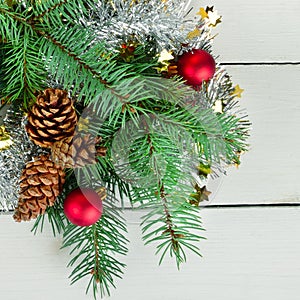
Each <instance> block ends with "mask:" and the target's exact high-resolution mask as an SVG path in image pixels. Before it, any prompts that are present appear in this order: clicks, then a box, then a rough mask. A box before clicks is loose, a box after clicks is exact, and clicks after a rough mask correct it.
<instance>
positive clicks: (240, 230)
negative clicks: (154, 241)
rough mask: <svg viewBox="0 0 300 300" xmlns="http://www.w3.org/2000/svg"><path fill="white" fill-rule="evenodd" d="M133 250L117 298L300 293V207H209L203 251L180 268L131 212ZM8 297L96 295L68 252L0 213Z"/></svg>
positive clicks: (291, 297)
mask: <svg viewBox="0 0 300 300" xmlns="http://www.w3.org/2000/svg"><path fill="white" fill-rule="evenodd" d="M125 215H126V218H127V219H128V228H129V238H130V240H131V244H130V252H129V255H128V256H127V258H126V259H125V262H126V263H127V269H126V273H125V275H124V278H123V279H122V280H120V281H118V282H117V290H113V291H112V296H111V298H110V299H111V300H119V299H122V300H124V299H131V300H140V299H141V298H142V299H144V300H148V299H149V300H150V299H151V300H153V299H165V300H194V299H213V300H218V299H222V300H240V299H243V300H253V299H257V300H262V299H272V300H282V299H285V300H295V299H297V297H298V296H299V293H300V285H299V282H300V227H299V226H298V224H299V219H300V209H299V208H272V209H270V208H260V209H204V210H203V211H202V213H201V215H202V217H203V223H204V226H205V228H206V229H207V231H206V232H205V233H204V234H205V236H206V237H207V240H204V241H202V243H201V249H202V254H203V258H198V257H195V256H193V255H191V256H189V258H188V263H187V264H185V265H183V267H182V269H181V271H180V272H178V271H177V270H176V267H175V265H174V263H173V262H167V261H166V262H165V263H163V265H162V266H160V267H158V266H157V262H158V257H155V256H154V255H153V253H154V249H153V248H152V247H144V246H143V244H142V242H141V240H140V233H139V228H138V219H139V217H140V212H128V211H127V212H126V214H125ZM0 218H1V219H0V222H1V226H0V237H1V244H0V253H1V255H0V266H1V268H0V282H1V289H0V298H1V299H5V300H15V299H31V300H40V299H43V300H52V299H73V300H77V299H78V300H84V299H92V296H91V295H89V296H85V295H84V287H85V282H82V283H80V284H77V285H74V286H71V287H70V286H69V282H68V280H67V278H66V277H67V275H68V272H69V271H70V270H67V269H66V268H65V265H66V263H67V261H68V255H67V254H66V252H61V251H59V247H60V240H59V239H55V238H53V237H51V234H50V233H49V232H48V233H45V234H43V235H39V236H36V237H33V236H32V235H31V233H30V232H29V230H30V228H31V226H32V224H30V223H29V224H28V223H26V224H16V223H14V222H13V221H12V219H11V217H10V216H0Z"/></svg>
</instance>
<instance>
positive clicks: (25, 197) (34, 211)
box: [13, 155, 65, 222]
mask: <svg viewBox="0 0 300 300" xmlns="http://www.w3.org/2000/svg"><path fill="white" fill-rule="evenodd" d="M64 182H65V173H64V171H63V170H62V168H61V167H59V166H57V165H55V164H54V163H53V162H52V161H51V160H49V156H48V155H41V156H38V157H36V158H35V161H33V162H29V163H27V164H26V166H25V168H24V170H23V172H22V175H21V178H20V195H19V200H18V205H17V207H16V209H15V213H14V216H13V217H14V219H15V221H17V222H21V221H29V220H31V219H35V218H36V217H37V216H38V215H41V214H43V213H44V212H45V210H46V208H47V207H48V206H52V205H53V204H54V202H55V199H56V197H57V196H58V195H59V194H60V193H61V191H62V188H63V184H64Z"/></svg>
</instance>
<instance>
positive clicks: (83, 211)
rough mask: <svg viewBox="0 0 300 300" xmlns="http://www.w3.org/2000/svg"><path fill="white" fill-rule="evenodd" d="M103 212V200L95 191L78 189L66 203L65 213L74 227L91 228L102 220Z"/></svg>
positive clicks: (70, 195) (69, 196)
mask: <svg viewBox="0 0 300 300" xmlns="http://www.w3.org/2000/svg"><path fill="white" fill-rule="evenodd" d="M102 212H103V205H102V200H101V198H100V196H99V195H98V194H97V193H96V192H95V191H94V190H93V189H89V188H77V189H75V190H73V191H72V192H71V193H70V194H69V195H68V196H67V197H66V199H65V201H64V213H65V215H66V217H67V218H68V219H69V221H70V222H71V223H73V224H74V225H78V226H90V225H92V224H94V223H96V222H97V221H98V220H99V219H100V217H101V215H102Z"/></svg>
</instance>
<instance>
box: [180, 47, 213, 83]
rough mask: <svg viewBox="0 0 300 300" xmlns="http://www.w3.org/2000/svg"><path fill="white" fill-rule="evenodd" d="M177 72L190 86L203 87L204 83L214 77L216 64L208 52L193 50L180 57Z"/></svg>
mask: <svg viewBox="0 0 300 300" xmlns="http://www.w3.org/2000/svg"><path fill="white" fill-rule="evenodd" d="M177 70H178V74H179V75H181V76H182V77H183V79H185V80H186V83H187V84H188V85H191V86H193V87H196V86H201V84H202V82H203V81H207V80H209V79H211V78H212V77H213V76H214V74H215V71H216V62H215V60H214V58H213V57H212V56H211V55H210V54H209V53H208V52H206V51H204V50H200V49H193V50H192V51H191V52H186V53H184V54H183V55H181V56H180V57H179V59H178V62H177Z"/></svg>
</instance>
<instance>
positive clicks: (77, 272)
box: [62, 200, 128, 299]
mask: <svg viewBox="0 0 300 300" xmlns="http://www.w3.org/2000/svg"><path fill="white" fill-rule="evenodd" d="M108 201H109V200H108ZM108 201H105V203H104V205H105V211H104V214H103V215H102V217H101V219H100V220H99V221H98V222H97V223H95V224H94V225H91V226H88V227H79V226H75V225H72V224H69V225H68V226H67V227H66V229H65V232H64V241H63V246H62V248H66V247H71V252H70V253H71V254H72V255H73V258H72V259H71V261H70V262H69V264H68V266H73V271H72V273H71V275H70V278H71V284H73V283H75V282H76V281H78V280H80V279H82V278H83V277H85V276H91V279H90V281H89V284H88V286H87V290H86V292H88V291H89V289H90V288H91V287H92V290H93V294H94V298H95V299H96V294H97V291H98V288H100V293H101V296H104V295H105V294H108V295H109V294H110V286H112V287H115V285H114V277H119V278H120V277H121V276H122V274H123V270H122V269H123V268H124V267H125V264H123V263H121V262H120V261H118V260H117V259H116V258H114V257H113V256H112V255H114V254H118V255H125V254H126V253H127V248H126V244H127V242H128V241H127V239H126V238H125V236H124V234H123V233H124V232H125V231H126V227H125V224H124V221H123V219H122V217H121V215H120V213H119V212H118V211H117V209H116V207H114V206H113V205H112V204H111V203H108Z"/></svg>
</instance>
